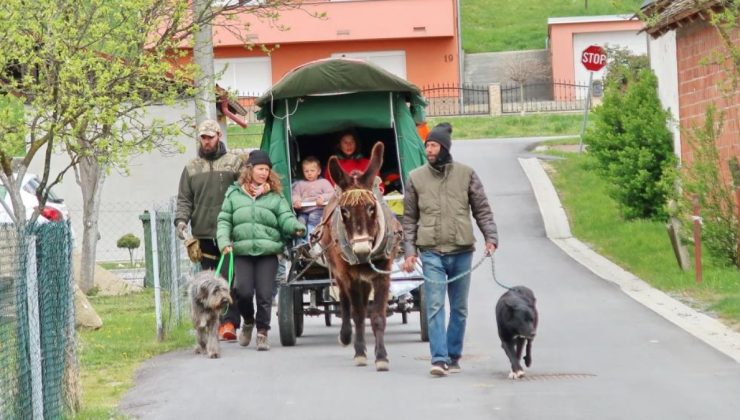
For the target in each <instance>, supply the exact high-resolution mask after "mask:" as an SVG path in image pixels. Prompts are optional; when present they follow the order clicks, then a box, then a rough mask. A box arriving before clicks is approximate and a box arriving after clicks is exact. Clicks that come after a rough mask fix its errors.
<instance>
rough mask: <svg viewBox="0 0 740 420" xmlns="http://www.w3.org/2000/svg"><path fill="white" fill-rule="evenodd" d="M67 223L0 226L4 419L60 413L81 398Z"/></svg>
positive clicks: (0, 410)
mask: <svg viewBox="0 0 740 420" xmlns="http://www.w3.org/2000/svg"><path fill="white" fill-rule="evenodd" d="M71 250H72V238H71V231H70V228H69V225H67V224H65V223H46V224H43V225H37V226H31V227H27V228H26V229H23V230H21V229H19V228H16V227H15V226H14V225H0V419H30V418H34V419H44V418H53V419H56V418H62V417H63V415H64V414H65V411H67V408H69V407H71V406H74V405H76V402H77V397H78V395H79V394H78V392H77V390H78V388H77V387H78V386H79V382H78V380H77V378H78V370H77V355H76V340H75V315H74V314H75V311H74V284H73V279H72V273H71V257H72V254H71V252H72V251H71Z"/></svg>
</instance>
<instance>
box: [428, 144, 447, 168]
mask: <svg viewBox="0 0 740 420" xmlns="http://www.w3.org/2000/svg"><path fill="white" fill-rule="evenodd" d="M427 159H428V160H429V164H431V165H432V166H433V167H435V168H437V169H440V168H442V166H444V165H446V164H448V163H450V162H452V156H451V155H450V152H449V151H448V150H447V149H445V148H444V147H440V148H439V153H437V156H432V157H429V156H427Z"/></svg>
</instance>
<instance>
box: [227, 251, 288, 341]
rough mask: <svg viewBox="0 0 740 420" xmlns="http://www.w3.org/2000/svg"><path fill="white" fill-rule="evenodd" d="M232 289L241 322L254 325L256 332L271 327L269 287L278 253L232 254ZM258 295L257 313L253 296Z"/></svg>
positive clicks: (273, 278)
mask: <svg viewBox="0 0 740 420" xmlns="http://www.w3.org/2000/svg"><path fill="white" fill-rule="evenodd" d="M234 265H235V269H234V275H235V277H236V278H235V280H234V290H235V291H236V301H237V304H238V306H239V313H241V316H242V318H244V322H245V323H247V324H251V323H254V324H256V325H257V331H260V330H269V329H270V317H271V316H272V287H273V283H274V282H275V274H277V268H278V258H277V255H263V256H259V257H254V256H249V255H237V256H235V257H234ZM255 297H256V298H257V314H256V316H255V313H254V308H255V306H254V304H253V303H252V302H253V300H254V298H255Z"/></svg>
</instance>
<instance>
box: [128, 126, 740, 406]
mask: <svg viewBox="0 0 740 420" xmlns="http://www.w3.org/2000/svg"><path fill="white" fill-rule="evenodd" d="M532 141H533V140H532V139H520V140H496V141H489V140H479V141H468V142H455V143H454V145H453V149H452V154H453V156H454V158H455V159H457V160H459V161H461V162H464V163H466V164H469V165H471V166H473V167H474V168H475V170H476V171H477V172H478V174H479V176H480V177H481V179H482V180H483V183H484V185H485V186H486V190H487V193H488V197H489V200H490V201H491V203H492V205H493V207H494V211H495V217H496V222H497V224H498V227H499V233H500V238H501V244H500V245H501V246H500V250H499V251H498V252H497V253H496V273H497V278H498V279H499V281H501V282H503V283H506V284H509V285H517V284H522V285H526V286H528V287H530V288H532V289H533V290H534V292H535V295H536V296H537V299H538V309H539V312H540V326H539V329H538V335H537V338H536V340H535V342H534V348H533V359H534V361H533V365H532V367H531V368H530V369H528V370H527V374H528V376H527V377H526V378H525V379H524V380H519V381H512V380H509V379H507V376H506V375H507V373H508V370H509V367H508V361H507V359H506V356H505V355H504V352H503V350H502V349H501V348H500V343H499V340H498V337H497V334H496V325H495V319H494V306H495V303H496V300H497V299H498V297H499V296H500V295H501V294H502V293H503V289H501V288H500V287H498V286H496V285H495V284H494V282H493V281H492V276H491V270H490V266H488V265H483V266H482V267H481V268H480V269H479V270H478V271H476V272H475V273H474V274H473V283H472V287H471V294H470V315H469V319H468V330H467V335H466V340H465V352H464V354H465V356H464V357H463V360H462V362H461V364H462V367H463V371H462V373H459V374H456V375H450V376H448V377H445V378H433V377H431V376H430V375H429V373H428V368H429V349H428V346H427V344H426V343H422V342H421V341H420V337H419V323H418V314H417V313H413V314H412V315H411V316H410V320H409V323H408V324H406V325H403V324H402V323H401V317H400V316H399V315H394V316H391V317H390V318H389V319H388V327H387V329H386V346H387V349H388V353H389V357H390V366H391V370H390V372H385V373H379V372H375V370H374V368H373V365H372V363H371V364H370V365H369V366H367V367H355V366H354V365H353V363H352V356H353V350H352V348H351V346H350V347H347V348H343V347H340V346H339V345H338V344H337V341H336V337H337V334H338V331H339V327H338V324H339V322H335V325H334V326H332V327H325V326H324V321H323V318H307V319H306V325H305V332H304V335H303V337H301V338H299V339H298V344H297V345H296V346H295V347H288V348H283V347H281V346H280V344H279V339H278V334H277V320H276V319H275V318H273V328H274V329H273V334H272V336H271V343H272V349H271V350H270V351H269V352H257V351H256V349H255V347H254V344H252V345H251V346H250V347H247V348H242V347H239V345H238V344H235V343H230V344H225V345H224V346H223V355H222V358H221V359H218V360H209V359H206V358H204V357H202V356H196V355H194V354H192V352H191V351H181V352H174V353H170V354H166V355H162V356H159V357H156V358H154V359H152V360H150V361H148V362H146V363H145V364H144V365H143V366H142V368H141V369H140V370H139V372H138V374H137V378H136V385H135V387H134V388H133V389H132V390H131V391H130V392H129V393H128V394H127V395H126V396H125V397H124V399H123V401H122V403H121V406H120V408H121V410H122V411H123V412H124V413H126V414H128V415H131V416H133V417H140V418H147V419H204V418H225V417H227V416H229V417H231V418H245V419H246V418H248V419H297V418H302V419H389V418H408V419H445V420H449V419H490V418H500V419H508V418H516V419H736V418H738V416H740V414H739V413H740V398H739V397H738V396H740V365H739V364H738V363H736V362H734V361H733V360H731V359H730V358H728V357H727V356H725V355H723V354H721V353H719V352H718V351H716V350H715V349H713V348H711V347H709V346H708V345H706V344H704V343H703V342H701V341H699V340H698V339H696V338H694V337H693V336H691V335H690V334H688V333H686V332H684V331H683V330H681V329H679V328H678V327H676V326H675V325H673V324H671V323H669V322H668V321H666V320H665V319H663V318H661V317H660V316H658V315H657V314H655V313H654V312H652V311H651V310H649V309H647V308H645V307H644V306H642V305H640V304H639V303H637V302H635V301H633V300H632V299H631V298H629V297H628V296H627V295H625V294H624V293H622V292H621V291H620V290H619V289H618V288H617V287H616V286H614V285H613V284H611V283H608V282H606V281H604V280H602V279H601V278H599V277H597V276H595V275H594V274H593V273H591V272H590V271H588V270H587V269H586V268H584V267H582V266H581V265H579V264H578V263H576V262H575V261H574V260H572V259H571V258H570V257H568V256H567V255H566V254H564V253H563V252H562V251H561V250H560V249H559V248H558V247H557V246H555V245H554V244H553V243H551V242H550V241H549V240H548V239H547V238H546V237H545V231H544V227H543V223H542V218H541V216H540V213H539V210H538V207H537V203H536V201H535V198H534V195H533V193H532V189H531V186H530V184H529V181H528V180H527V178H526V176H525V175H524V173H523V172H522V169H521V167H520V166H519V163H518V162H517V157H521V156H523V155H527V154H528V153H527V152H526V150H525V147H526V146H527V144H528V143H531V142H532ZM479 254H480V253H478V254H477V255H476V257H475V258H474V260H476V261H477V259H478V258H479V256H480V255H479ZM337 321H338V320H337ZM368 331H369V329H368ZM372 346H373V339H372V334H371V333H368V347H369V348H370V349H372Z"/></svg>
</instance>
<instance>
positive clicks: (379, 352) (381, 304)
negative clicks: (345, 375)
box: [370, 276, 390, 372]
mask: <svg viewBox="0 0 740 420" xmlns="http://www.w3.org/2000/svg"><path fill="white" fill-rule="evenodd" d="M389 281H390V279H389V278H388V277H387V276H377V277H375V278H374V279H373V288H374V290H375V297H374V300H373V305H372V307H371V308H370V320H371V322H372V327H373V334H374V335H375V369H376V370H378V371H380V372H384V371H387V370H388V369H389V366H388V353H386V351H385V319H386V308H387V306H388V288H389V287H390V284H389Z"/></svg>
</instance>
